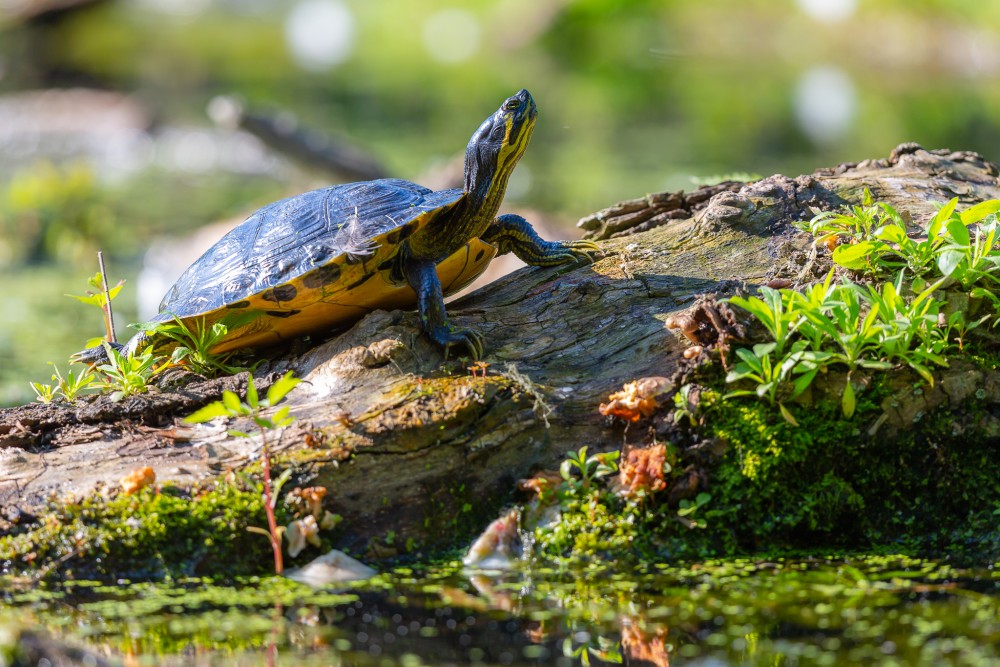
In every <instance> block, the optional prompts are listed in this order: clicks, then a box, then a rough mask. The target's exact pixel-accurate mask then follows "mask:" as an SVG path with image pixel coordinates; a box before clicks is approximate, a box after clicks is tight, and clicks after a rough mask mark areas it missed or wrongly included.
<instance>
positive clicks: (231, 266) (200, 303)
mask: <svg viewBox="0 0 1000 667" xmlns="http://www.w3.org/2000/svg"><path fill="white" fill-rule="evenodd" d="M464 196H465V193H464V192H463V191H462V190H441V191H437V192H435V191H433V190H429V189H427V188H425V187H422V186H420V185H417V184H415V183H410V182H409V181H404V180H400V179H381V180H377V181H368V182H364V183H350V184H347V185H338V186H334V187H329V188H323V189H320V190H313V191H312V192H306V193H304V194H301V195H297V196H295V197H290V198H288V199H283V200H281V201H277V202H274V203H273V204H269V205H268V206H265V207H264V208H262V209H260V210H258V211H257V212H256V213H254V214H253V215H251V216H250V217H249V218H247V219H246V220H245V221H244V222H243V223H241V224H240V225H239V226H238V227H236V228H235V229H233V230H232V231H230V232H229V233H228V234H226V235H225V236H224V237H222V238H221V239H220V240H219V241H218V242H217V243H216V244H215V245H214V246H212V247H211V248H209V249H208V251H206V252H205V254H204V255H202V256H201V257H200V258H199V259H198V260H197V261H196V262H195V263H194V264H192V265H191V266H190V267H188V269H187V270H186V271H185V272H184V273H183V275H181V277H180V278H179V279H178V280H177V282H176V283H175V284H174V286H173V287H172V288H171V289H170V291H168V292H167V295H166V296H165V297H164V298H163V301H162V302H161V303H160V314H159V315H158V316H157V317H156V318H154V322H155V321H167V320H169V319H171V318H173V317H174V316H176V317H178V318H180V319H181V320H182V321H185V322H186V323H189V324H190V323H191V322H194V321H197V324H198V325H199V326H201V325H202V324H201V322H202V319H204V321H205V322H206V323H207V324H209V325H210V324H212V323H214V322H216V321H219V320H221V319H222V318H223V317H225V316H226V314H227V313H232V312H234V311H239V312H255V313H257V314H258V315H259V316H258V317H256V318H254V319H253V320H252V321H251V322H250V323H249V324H247V325H245V326H242V327H239V328H237V329H235V330H233V331H231V332H230V334H229V336H227V337H226V339H225V340H224V341H223V342H222V343H220V344H219V345H217V346H216V347H215V348H214V350H213V351H214V352H225V351H227V350H233V349H237V348H240V347H247V346H256V345H266V344H271V343H276V342H278V341H280V340H282V339H286V338H290V337H294V336H298V335H302V334H306V333H311V332H317V331H323V330H328V329H330V328H333V327H336V326H338V325H346V324H349V323H351V322H354V321H356V320H359V319H361V318H362V317H363V316H364V315H366V314H367V313H369V312H371V311H372V310H375V309H377V308H382V309H392V308H405V307H410V306H413V305H415V304H416V301H417V297H416V294H415V293H414V291H413V290H412V289H411V288H410V286H409V285H408V284H407V283H406V282H405V281H401V280H400V279H399V278H398V277H395V278H394V277H393V276H392V272H391V269H392V264H393V259H394V258H395V256H396V254H397V253H398V251H399V249H400V247H401V245H400V244H401V241H402V240H403V239H405V238H407V237H408V236H410V235H411V234H413V233H414V232H415V231H417V230H418V229H420V228H421V227H423V226H424V225H426V224H427V223H428V222H429V221H431V220H433V219H434V218H435V217H436V216H438V215H440V214H441V213H443V212H445V211H448V210H449V209H451V208H452V207H453V206H455V204H456V203H458V202H459V201H460V200H461V199H462V198H463V197H464ZM495 255H496V248H494V247H493V246H491V245H489V244H487V243H484V242H482V241H480V240H479V239H470V240H469V242H468V243H467V244H466V245H465V246H464V247H462V248H460V249H459V250H458V251H457V252H455V253H454V254H452V255H451V256H449V257H447V258H445V259H444V260H442V261H441V262H440V263H439V264H438V276H439V277H440V279H441V285H442V288H443V290H444V292H445V294H446V295H447V294H451V293H454V292H456V291H458V290H460V289H461V288H463V287H465V286H466V285H468V284H469V283H470V282H472V281H473V280H474V279H475V278H476V277H477V276H479V274H481V273H482V272H483V271H484V270H485V269H486V266H487V265H488V264H489V262H490V260H491V259H492V258H493V257H494V256H495Z"/></svg>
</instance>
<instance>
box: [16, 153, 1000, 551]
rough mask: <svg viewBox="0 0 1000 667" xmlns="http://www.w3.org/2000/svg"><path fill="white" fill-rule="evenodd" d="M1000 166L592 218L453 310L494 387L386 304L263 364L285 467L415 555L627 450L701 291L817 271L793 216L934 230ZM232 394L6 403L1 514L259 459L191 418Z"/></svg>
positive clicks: (216, 385)
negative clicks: (147, 470) (139, 473)
mask: <svg viewBox="0 0 1000 667" xmlns="http://www.w3.org/2000/svg"><path fill="white" fill-rule="evenodd" d="M997 174H998V169H997V166H996V165H994V164H992V163H990V162H987V161H986V160H984V159H983V158H982V157H981V156H979V155H977V154H975V153H970V152H950V151H926V150H923V149H921V148H920V147H919V146H916V145H914V144H906V145H902V146H899V147H897V148H896V149H895V150H894V151H893V152H892V154H891V155H890V157H889V158H888V159H880V160H866V161H864V162H862V163H859V164H844V165H840V166H838V167H835V168H832V169H821V170H819V171H816V172H815V173H813V174H810V175H805V176H799V177H798V178H794V179H793V178H788V177H785V176H780V175H777V176H771V177H769V178H766V179H763V180H761V181H758V182H755V183H751V184H746V185H740V184H733V183H727V184H722V185H721V186H713V187H712V188H702V189H699V190H696V191H695V192H692V193H687V194H685V193H674V194H661V195H649V196H647V197H645V198H642V199H637V200H633V201H630V202H623V203H621V204H618V205H616V206H613V207H611V208H609V209H605V210H604V211H601V212H598V213H595V214H594V215H591V216H588V217H587V218H584V219H583V220H582V221H581V223H580V225H581V227H583V228H584V230H585V231H586V233H587V235H588V236H589V237H591V238H594V239H597V240H600V241H601V247H602V250H603V252H604V257H603V259H600V260H599V261H597V262H596V263H594V264H592V265H589V266H580V267H569V268H560V269H541V268H527V269H522V270H519V271H517V272H515V273H513V274H511V275H508V276H506V277H504V278H501V279H500V280H497V281H496V282H494V283H492V284H490V285H488V286H486V287H485V288H483V289H480V290H478V291H476V292H474V293H472V294H470V295H468V296H466V297H463V298H461V299H460V300H458V301H457V302H454V303H451V304H450V305H449V307H448V311H449V314H450V316H451V317H452V321H453V322H454V324H456V325H457V326H460V327H471V328H475V329H477V330H479V331H481V332H482V333H483V334H485V336H486V340H487V356H486V358H487V361H488V363H489V367H488V368H487V369H486V372H485V377H484V376H483V373H481V372H476V373H473V372H472V371H473V369H468V370H467V369H465V368H463V366H462V365H461V364H459V363H457V362H454V361H452V362H447V361H444V360H443V359H442V355H441V352H440V350H438V349H437V348H435V347H434V346H433V345H432V344H431V343H430V342H429V341H428V339H427V338H426V337H425V336H423V335H422V334H421V332H420V330H419V328H418V320H417V317H416V314H415V313H412V312H401V311H397V312H391V313H389V312H381V311H376V312H374V313H372V314H370V315H368V316H367V317H366V318H364V319H363V320H361V321H360V322H359V323H357V324H356V325H355V326H354V327H353V328H351V329H350V330H349V331H347V332H345V333H343V334H341V335H338V336H336V337H334V338H332V339H330V340H327V341H326V342H323V343H321V344H319V345H317V346H315V347H313V348H312V349H308V350H306V351H304V352H301V353H296V352H295V351H287V350H286V351H285V353H284V354H282V355H281V356H277V357H274V358H272V359H271V360H270V361H268V362H266V363H265V364H264V365H263V366H262V367H261V368H260V369H258V371H257V376H258V378H261V380H266V379H267V378H271V377H275V374H277V373H282V372H285V371H287V370H293V371H295V373H296V374H297V375H298V376H299V377H302V378H303V379H304V382H302V383H301V384H300V385H299V387H297V388H296V389H295V390H294V391H293V392H292V393H291V394H290V395H289V397H288V399H287V405H288V406H289V407H290V409H291V412H292V414H293V415H295V416H296V417H297V418H298V421H297V423H296V424H295V425H293V426H291V427H289V428H287V429H285V431H284V432H283V433H282V434H281V436H280V438H278V439H277V441H276V444H275V445H273V449H272V451H273V453H274V455H275V459H276V463H277V464H278V465H279V466H285V467H287V466H292V467H293V468H294V469H295V470H296V473H297V478H296V479H297V481H298V482H299V483H301V485H303V486H304V485H306V484H307V483H308V484H319V485H323V486H325V487H327V488H328V489H329V491H330V495H329V496H328V500H329V499H331V498H332V501H329V503H328V504H329V505H330V507H331V509H332V510H333V511H335V512H337V513H339V514H341V515H342V516H343V517H344V521H343V523H342V524H341V526H340V527H339V528H338V531H340V533H339V534H340V536H341V543H342V545H343V546H345V547H352V548H355V549H358V548H363V547H367V549H368V553H369V555H374V556H379V555H392V554H394V553H397V552H398V551H400V550H402V545H404V544H406V543H407V541H409V544H408V548H409V549H416V548H419V547H420V546H421V545H423V544H430V543H434V544H438V545H440V544H441V543H442V542H443V541H444V542H446V541H447V540H448V539H449V538H451V537H453V536H455V537H458V536H464V535H466V534H468V533H469V532H470V531H473V530H475V529H477V528H481V527H482V525H483V523H484V521H485V517H492V516H495V514H496V512H497V510H498V509H499V507H500V506H501V505H502V504H503V503H504V502H507V499H508V498H509V497H510V493H511V491H512V490H513V488H514V482H515V480H517V479H518V478H521V477H524V476H527V475H528V474H529V473H530V472H532V470H533V469H535V468H541V467H554V466H556V465H558V461H559V460H560V459H562V458H563V456H564V454H565V453H566V452H567V451H568V450H571V449H577V448H579V447H580V446H583V445H586V446H588V447H589V448H590V451H592V452H594V451H603V450H610V449H613V448H616V447H618V446H620V444H621V442H622V437H623V436H622V430H621V427H620V426H615V425H613V424H610V423H609V422H608V421H607V420H606V419H605V418H603V417H601V416H600V415H599V413H598V411H597V406H598V405H599V404H600V403H601V402H602V401H606V400H607V396H608V394H609V393H611V392H614V391H617V390H618V389H620V387H621V385H622V384H623V383H625V382H629V381H631V380H634V379H636V378H639V377H644V376H650V375H657V376H667V377H669V376H671V375H672V374H673V373H674V371H675V370H676V369H677V368H678V365H679V363H680V361H681V359H682V352H683V350H684V349H685V348H686V347H687V346H688V345H689V343H688V342H687V340H686V339H685V338H684V337H683V336H681V335H680V334H679V333H677V332H675V331H671V330H668V329H667V328H666V327H665V325H664V322H665V320H666V319H667V318H668V317H669V316H671V315H672V314H675V313H678V312H679V311H682V310H684V309H686V308H688V307H690V306H691V305H692V304H693V303H694V302H695V300H696V298H698V297H699V296H700V295H703V294H708V293H714V294H717V295H719V296H727V295H731V294H732V293H733V292H734V291H735V290H736V289H737V288H741V287H742V288H745V289H751V290H752V289H753V288H754V287H756V286H759V285H761V284H763V283H765V282H766V281H768V280H771V279H774V278H779V277H780V278H787V279H789V280H792V281H793V282H794V281H801V282H808V281H810V280H813V279H814V276H813V275H812V274H811V273H810V269H809V266H808V264H802V258H803V257H804V256H805V253H804V252H803V251H805V250H807V249H808V248H809V247H810V245H811V240H812V239H811V237H810V236H808V235H807V234H804V233H801V232H799V231H797V230H796V229H795V228H794V227H793V225H792V223H793V222H794V221H796V220H802V219H808V218H810V217H811V216H812V215H813V214H814V213H813V209H814V208H816V209H823V210H830V209H833V208H836V207H837V206H840V205H842V204H845V203H857V202H858V201H859V200H860V199H861V196H862V192H863V190H864V188H868V189H870V190H871V192H872V194H873V196H874V198H875V199H876V200H877V201H883V202H887V203H889V204H891V205H892V206H894V207H895V208H896V209H897V210H906V211H909V212H910V214H911V215H912V217H913V220H914V221H915V222H918V223H920V222H923V221H924V220H926V219H927V218H929V217H930V216H931V215H932V214H933V213H934V211H935V210H936V204H937V203H941V202H945V201H947V200H949V199H951V198H952V197H956V196H957V197H958V198H959V200H960V205H961V206H968V205H971V204H973V203H975V202H979V201H982V200H985V199H993V198H1000V183H998V179H997ZM265 354H266V353H265ZM258 384H260V382H259V383H258ZM224 388H230V389H233V390H235V391H238V392H242V391H243V390H244V389H245V376H237V377H234V378H224V379H221V380H216V381H211V382H199V383H194V384H188V385H186V386H184V387H182V388H180V389H177V390H169V389H161V390H159V391H157V392H155V393H153V394H150V395H145V396H139V397H134V398H131V399H127V400H126V401H124V402H122V403H120V404H111V403H108V402H107V401H106V400H105V399H99V400H96V401H92V402H89V403H84V404H81V405H79V406H76V407H61V406H57V405H44V406H43V405H32V406H24V407H20V408H10V409H5V410H2V411H0V504H2V505H3V506H5V507H6V508H8V510H9V509H10V508H12V507H15V506H16V507H18V508H21V509H29V508H31V507H34V506H37V505H39V504H40V503H41V502H42V501H43V500H44V499H45V498H46V497H47V496H49V495H50V494H52V493H58V494H60V495H62V494H65V493H74V494H84V493H88V492H89V491H91V490H92V489H93V488H95V486H96V485H98V484H100V483H104V484H114V483H116V482H117V480H118V479H119V478H120V477H122V476H123V475H124V474H126V473H127V472H128V471H130V470H132V469H134V468H136V467H138V466H143V465H149V466H152V467H153V468H154V470H155V471H156V474H157V478H158V481H161V482H162V481H168V480H169V481H174V482H177V483H181V484H186V483H192V482H195V481H197V480H200V479H204V478H206V477H211V476H213V475H217V474H219V473H220V472H222V471H224V470H226V469H228V468H237V467H240V466H243V465H246V464H248V463H250V462H252V461H253V460H254V459H255V457H256V456H257V455H258V453H259V452H258V449H259V441H245V440H241V439H237V438H231V437H228V436H227V435H226V431H225V428H224V427H222V426H189V425H184V424H183V423H181V422H180V421H179V420H180V419H181V418H182V417H183V416H185V415H187V414H190V413H191V412H193V411H194V410H195V409H196V408H197V407H199V406H200V405H203V404H204V403H206V402H208V401H209V400H212V399H214V398H216V397H217V395H218V394H219V393H220V392H221V390H222V389H224ZM235 427H236V428H241V426H240V425H238V424H237V425H235ZM244 430H247V429H246V428H244ZM387 536H389V537H390V538H391V539H384V538H386V537H387ZM389 543H391V544H389Z"/></svg>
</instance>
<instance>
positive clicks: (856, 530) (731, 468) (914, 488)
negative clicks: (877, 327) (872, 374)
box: [706, 386, 1000, 553]
mask: <svg viewBox="0 0 1000 667" xmlns="http://www.w3.org/2000/svg"><path fill="white" fill-rule="evenodd" d="M886 391H888V389H887V388H884V387H878V386H877V387H875V388H874V389H873V391H872V395H871V396H870V397H869V398H868V400H867V401H866V403H865V404H864V405H863V406H861V409H860V410H859V413H858V414H856V415H855V417H854V418H853V419H851V420H845V419H843V418H842V416H841V415H840V412H839V406H838V405H836V404H834V403H832V402H828V403H825V404H822V405H820V406H817V407H813V408H810V409H800V410H798V411H797V412H796V419H797V420H798V421H799V427H793V426H791V425H789V424H788V423H786V422H785V421H784V420H783V419H781V417H780V415H779V414H778V413H777V411H775V410H773V409H772V408H770V406H766V405H764V404H763V403H757V402H721V401H718V402H716V404H715V405H714V406H713V407H712V409H711V413H710V415H709V418H708V420H707V421H708V431H709V434H710V435H711V436H713V437H717V438H722V439H723V440H725V441H726V442H727V443H728V449H727V451H726V454H725V456H724V459H723V461H722V463H721V464H720V465H719V466H718V468H717V469H716V470H714V471H713V472H712V475H711V477H712V489H711V491H712V496H713V502H712V508H711V510H710V511H709V512H707V514H706V518H707V520H708V522H709V525H710V526H711V528H712V531H713V532H715V533H716V534H717V535H718V539H719V545H720V546H721V547H722V551H724V552H730V553H731V552H733V551H740V550H756V549H766V550H772V549H782V548H803V547H805V548H808V547H826V548H829V547H848V548H858V547H870V546H874V545H884V544H904V545H906V546H908V547H909V548H912V549H917V550H928V549H930V550H940V549H946V548H948V549H951V548H953V547H954V546H956V545H957V544H967V543H970V541H971V542H972V543H975V544H976V546H977V548H981V549H984V550H985V551H987V552H990V551H995V550H996V549H997V547H998V546H1000V541H998V539H997V537H998V536H997V530H996V517H995V516H993V514H992V513H993V510H994V509H995V508H996V507H997V506H998V504H1000V481H998V480H1000V463H998V462H997V460H996V457H995V456H992V455H991V449H992V448H991V447H990V446H989V445H988V444H986V443H987V441H986V439H985V438H984V437H982V435H981V434H977V433H976V432H975V431H973V432H968V431H966V432H964V433H961V434H959V433H957V432H956V429H955V428H954V426H955V416H954V415H953V414H952V413H951V412H950V411H949V410H946V409H939V410H935V411H932V412H931V413H929V414H927V415H925V416H924V417H923V418H922V419H921V422H920V425H919V428H917V429H914V430H912V431H909V432H902V433H899V434H898V435H897V436H895V437H893V438H890V437H887V436H885V435H884V434H876V435H875V436H871V435H869V434H868V431H867V430H866V429H867V427H868V426H869V425H870V424H872V423H873V422H874V421H875V418H876V417H877V415H878V414H879V411H878V410H877V409H876V407H875V401H877V400H879V399H880V398H881V397H882V396H884V395H885V392H886ZM979 409H980V410H981V407H980V408H979ZM975 411H976V406H974V405H966V406H963V412H964V413H965V414H969V413H974V412H975Z"/></svg>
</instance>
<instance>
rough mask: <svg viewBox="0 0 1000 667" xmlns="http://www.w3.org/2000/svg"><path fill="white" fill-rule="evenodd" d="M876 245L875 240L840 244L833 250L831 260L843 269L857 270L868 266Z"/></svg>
mask: <svg viewBox="0 0 1000 667" xmlns="http://www.w3.org/2000/svg"><path fill="white" fill-rule="evenodd" d="M877 247H878V246H877V244H876V242H875V241H861V242H860V243H854V244H850V245H840V246H837V249H836V250H834V251H833V261H834V262H836V263H837V264H839V265H840V266H842V267H844V268H845V269H852V270H855V271H857V270H860V269H863V268H865V267H866V266H868V264H869V262H870V261H871V259H872V255H873V254H874V253H875V251H876V249H877Z"/></svg>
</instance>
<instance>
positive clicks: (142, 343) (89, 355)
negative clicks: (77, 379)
mask: <svg viewBox="0 0 1000 667" xmlns="http://www.w3.org/2000/svg"><path fill="white" fill-rule="evenodd" d="M149 343H150V340H149V334H147V333H146V332H145V331H140V332H139V333H137V334H136V335H134V336H132V338H130V339H129V340H128V342H127V343H125V344H124V345H123V344H121V343H108V345H110V346H111V348H112V349H114V350H118V351H119V352H121V353H122V354H123V355H126V356H134V355H135V354H136V353H137V352H140V351H142V350H143V349H144V348H145V347H146V346H147V345H149ZM110 361H111V360H110V359H108V352H107V350H106V349H104V344H103V343H102V344H101V345H95V346H94V347H88V348H87V349H86V350H81V351H80V352H77V353H75V354H72V355H70V358H69V362H70V363H71V364H87V365H89V366H95V365H100V364H107V363H110Z"/></svg>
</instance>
